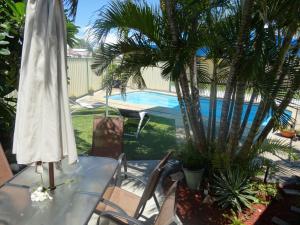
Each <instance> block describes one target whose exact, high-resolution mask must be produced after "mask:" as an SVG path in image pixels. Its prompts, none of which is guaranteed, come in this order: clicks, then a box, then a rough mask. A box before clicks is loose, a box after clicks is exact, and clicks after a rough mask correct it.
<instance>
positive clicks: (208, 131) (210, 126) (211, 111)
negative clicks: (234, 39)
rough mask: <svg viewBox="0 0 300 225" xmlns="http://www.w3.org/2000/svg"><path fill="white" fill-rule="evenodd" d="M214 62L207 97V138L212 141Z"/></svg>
mask: <svg viewBox="0 0 300 225" xmlns="http://www.w3.org/2000/svg"><path fill="white" fill-rule="evenodd" d="M216 73H217V70H216V63H215V60H213V73H212V79H211V82H210V98H209V115H208V121H207V140H208V141H212V140H213V139H214V137H213V134H212V130H213V116H214V106H215V102H216V95H215V77H216Z"/></svg>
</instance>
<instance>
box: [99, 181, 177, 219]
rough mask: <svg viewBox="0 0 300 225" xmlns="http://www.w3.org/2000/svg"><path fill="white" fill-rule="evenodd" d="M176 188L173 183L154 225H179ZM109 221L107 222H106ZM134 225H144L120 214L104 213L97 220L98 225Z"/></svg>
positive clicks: (175, 184)
mask: <svg viewBox="0 0 300 225" xmlns="http://www.w3.org/2000/svg"><path fill="white" fill-rule="evenodd" d="M176 188H177V182H175V183H174V184H173V185H172V186H171V187H170V189H169V190H168V192H167V195H166V198H165V200H164V202H163V204H162V207H161V209H160V211H159V214H158V216H157V217H156V219H155V221H154V223H153V224H154V225H181V224H182V223H181V221H180V220H179V219H178V217H177V215H176ZM107 220H109V221H107ZM110 221H112V222H113V224H131V225H132V224H136V225H145V224H146V223H145V222H142V221H140V220H137V219H136V218H134V217H130V216H128V215H126V214H124V213H121V212H114V211H104V212H102V213H101V215H100V217H99V219H98V225H100V224H102V222H104V223H105V224H111V223H109V222H110ZM147 224H149V223H147Z"/></svg>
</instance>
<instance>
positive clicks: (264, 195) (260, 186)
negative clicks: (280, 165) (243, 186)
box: [252, 182, 278, 203]
mask: <svg viewBox="0 0 300 225" xmlns="http://www.w3.org/2000/svg"><path fill="white" fill-rule="evenodd" d="M252 190H253V191H254V192H256V196H257V198H258V199H259V200H260V202H261V203H268V201H269V200H271V199H272V198H276V197H277V195H278V189H277V187H276V184H264V183H258V182H255V183H253V184H252Z"/></svg>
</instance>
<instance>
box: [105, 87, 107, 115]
mask: <svg viewBox="0 0 300 225" xmlns="http://www.w3.org/2000/svg"><path fill="white" fill-rule="evenodd" d="M105 117H108V90H107V88H106V101H105Z"/></svg>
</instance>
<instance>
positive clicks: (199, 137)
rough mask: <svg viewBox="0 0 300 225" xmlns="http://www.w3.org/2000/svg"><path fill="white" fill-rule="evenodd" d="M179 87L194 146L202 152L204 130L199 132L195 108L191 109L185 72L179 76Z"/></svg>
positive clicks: (203, 148) (204, 146)
mask: <svg viewBox="0 0 300 225" xmlns="http://www.w3.org/2000/svg"><path fill="white" fill-rule="evenodd" d="M180 86H181V90H182V95H183V99H184V102H185V106H186V109H187V113H188V117H189V121H190V126H191V129H192V132H193V136H194V141H195V144H196V146H197V147H198V149H199V151H204V150H205V148H206V141H205V133H204V128H203V130H201V126H200V122H201V121H200V119H201V118H200V117H198V116H197V114H196V111H195V108H194V107H192V104H193V103H192V98H191V95H190V90H189V84H188V79H187V76H186V73H185V72H183V73H182V74H181V75H180Z"/></svg>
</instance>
